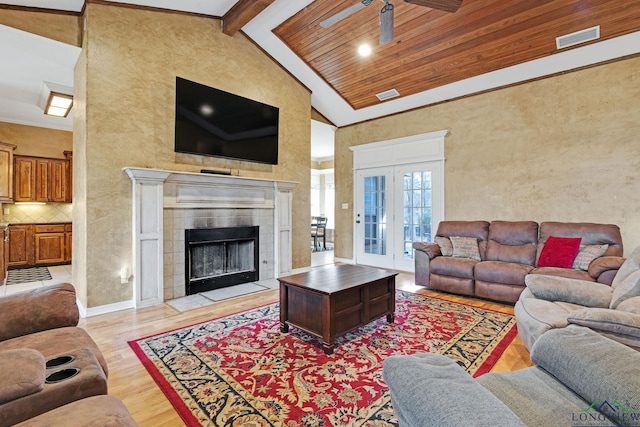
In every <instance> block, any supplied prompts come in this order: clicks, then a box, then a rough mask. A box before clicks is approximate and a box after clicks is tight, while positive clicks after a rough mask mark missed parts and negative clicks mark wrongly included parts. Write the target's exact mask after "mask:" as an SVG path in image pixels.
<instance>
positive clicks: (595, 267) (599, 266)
mask: <svg viewBox="0 0 640 427" xmlns="http://www.w3.org/2000/svg"><path fill="white" fill-rule="evenodd" d="M626 260H627V259H626V258H624V257H619V256H603V257H600V258H596V259H594V260H593V261H591V264H589V269H588V270H587V273H589V276H591V277H593V278H594V279H595V280H597V281H598V282H600V280H598V278H599V277H600V276H602V275H603V274H605V273H606V272H608V271H611V272H612V273H611V274H610V275H609V277H610V278H611V279H613V276H615V273H617V272H618V270H619V269H620V266H622V264H623V263H624V262H625V261H626ZM607 282H608V281H607ZM606 284H607V285H610V284H611V283H606Z"/></svg>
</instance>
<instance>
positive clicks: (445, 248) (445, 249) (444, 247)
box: [433, 236, 453, 256]
mask: <svg viewBox="0 0 640 427" xmlns="http://www.w3.org/2000/svg"><path fill="white" fill-rule="evenodd" d="M433 241H434V243H436V244H437V245H438V246H440V252H441V253H442V256H451V255H453V245H451V240H449V238H448V237H441V236H436V237H435V239H433Z"/></svg>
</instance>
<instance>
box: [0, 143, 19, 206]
mask: <svg viewBox="0 0 640 427" xmlns="http://www.w3.org/2000/svg"><path fill="white" fill-rule="evenodd" d="M15 149H16V146H15V145H13V144H9V143H6V142H2V141H0V203H6V202H13V150H15Z"/></svg>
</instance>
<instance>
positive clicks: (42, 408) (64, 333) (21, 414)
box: [0, 283, 135, 427]
mask: <svg viewBox="0 0 640 427" xmlns="http://www.w3.org/2000/svg"><path fill="white" fill-rule="evenodd" d="M78 319H79V312H78V307H77V304H76V293H75V289H74V287H73V286H72V285H71V284H69V283H62V284H57V285H51V286H47V287H44V288H38V289H35V290H31V291H24V292H20V293H16V294H12V295H9V296H6V297H3V298H0V375H2V381H0V427H2V426H9V425H15V424H17V423H21V422H24V421H27V420H30V419H34V417H38V418H37V419H38V420H40V421H38V422H40V423H42V425H63V424H64V425H73V424H68V423H62V424H59V423H57V422H55V420H59V419H58V418H56V417H59V416H60V415H59V414H61V413H63V414H67V415H68V414H69V411H71V412H75V413H77V414H78V417H84V416H86V414H87V413H90V412H92V411H91V409H87V405H88V403H82V404H77V405H73V406H71V407H68V406H67V405H68V404H71V403H75V402H76V401H81V400H85V399H86V398H88V397H92V396H104V395H106V394H107V372H108V371H107V363H106V360H105V358H104V356H103V355H102V353H101V352H100V349H99V348H98V346H97V345H96V343H95V342H94V341H93V339H92V338H91V337H90V336H89V334H88V333H87V332H86V331H85V330H84V329H82V328H79V327H78V326H77V324H78ZM111 400H112V399H111ZM111 400H109V399H104V398H103V399H98V400H97V401H98V402H103V401H104V402H111ZM89 403H90V402H89ZM61 407H65V409H64V410H59V411H57V412H56V411H55V410H56V409H59V408H61ZM110 407H111V406H110ZM69 408H71V409H69ZM74 408H75V409H74ZM113 408H120V409H117V411H118V412H117V413H113V412H112V411H111V412H109V411H105V410H102V412H101V413H98V412H94V418H93V419H92V420H93V424H92V425H95V426H99V425H108V423H109V422H110V421H109V419H112V418H113V417H114V416H115V417H116V418H117V417H121V419H130V416H129V414H128V412H126V411H122V409H121V407H120V406H118V405H114V406H113ZM114 410H116V409H114ZM106 412H108V413H106ZM82 413H84V415H82ZM103 421H104V423H103ZM130 421H131V422H133V421H132V420H130ZM34 425H39V424H37V423H36V424H34ZM123 425H135V422H133V424H131V423H129V424H123Z"/></svg>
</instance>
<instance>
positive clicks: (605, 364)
mask: <svg viewBox="0 0 640 427" xmlns="http://www.w3.org/2000/svg"><path fill="white" fill-rule="evenodd" d="M531 359H532V360H533V361H534V362H535V363H536V365H537V366H532V367H530V368H526V369H522V370H519V371H515V372H499V373H498V372H496V373H493V372H491V373H488V374H484V375H482V376H480V377H478V378H477V379H473V378H472V377H471V376H470V375H469V374H468V373H466V372H465V371H464V369H462V368H461V367H460V366H459V365H458V364H457V363H456V362H455V361H454V360H452V359H449V358H448V357H446V356H443V355H441V354H430V353H426V354H416V355H401V356H400V355H399V356H391V357H389V358H387V359H386V360H385V361H384V369H383V377H384V380H385V382H386V383H387V385H388V386H389V390H390V393H391V402H392V404H393V409H394V411H395V413H396V416H397V418H398V423H399V425H401V426H402V427H429V426H437V427H447V426H456V427H457V426H463V425H469V426H504V427H512V426H545V427H550V426H558V427H560V426H571V425H598V426H602V425H625V426H640V421H639V418H638V417H640V396H639V395H638V390H640V375H638V372H637V370H638V368H637V367H638V366H640V352H638V351H635V350H633V349H631V348H629V347H627V346H624V345H622V344H620V343H618V342H615V341H613V340H610V339H609V338H606V337H604V336H602V335H600V334H598V333H596V332H594V331H592V330H590V329H588V328H584V327H581V326H575V325H571V326H569V327H567V328H563V329H556V330H553V331H550V332H548V333H546V334H544V335H543V336H542V337H540V339H539V340H538V341H537V342H536V343H535V345H534V346H533V350H532V352H531ZM590 420H594V421H593V423H589V421H590Z"/></svg>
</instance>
